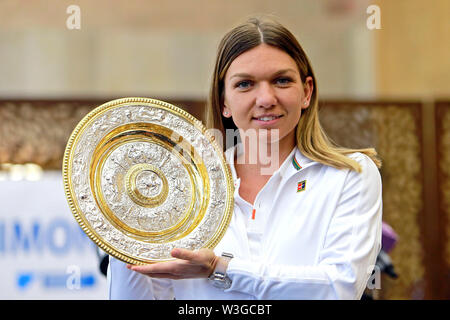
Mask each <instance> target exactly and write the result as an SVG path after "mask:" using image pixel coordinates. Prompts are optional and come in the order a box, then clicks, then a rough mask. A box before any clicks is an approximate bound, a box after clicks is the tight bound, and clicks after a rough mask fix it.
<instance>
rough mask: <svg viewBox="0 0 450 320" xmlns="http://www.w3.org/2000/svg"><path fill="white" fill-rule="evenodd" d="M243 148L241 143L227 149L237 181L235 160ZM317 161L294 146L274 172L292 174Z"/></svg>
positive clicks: (228, 158) (234, 177)
mask: <svg viewBox="0 0 450 320" xmlns="http://www.w3.org/2000/svg"><path fill="white" fill-rule="evenodd" d="M240 152H241V148H240V145H236V146H233V147H231V148H229V149H227V150H226V151H225V158H226V160H227V162H228V164H229V165H230V169H231V174H232V176H233V180H234V181H235V182H236V181H237V180H239V179H238V177H237V173H236V168H235V166H234V163H235V162H234V161H235V159H236V154H240ZM315 163H318V162H315V161H313V160H311V159H309V158H307V157H305V156H304V155H303V154H302V153H301V152H300V150H299V149H298V148H297V147H294V149H293V150H292V152H291V153H290V154H289V156H288V157H287V158H286V159H285V160H284V162H283V163H282V164H281V166H280V167H279V168H278V170H276V171H275V172H274V174H277V173H279V174H280V175H281V177H284V176H285V175H287V176H288V177H289V176H292V175H294V174H295V173H297V172H298V171H300V170H302V169H304V168H305V167H309V166H310V165H312V164H315Z"/></svg>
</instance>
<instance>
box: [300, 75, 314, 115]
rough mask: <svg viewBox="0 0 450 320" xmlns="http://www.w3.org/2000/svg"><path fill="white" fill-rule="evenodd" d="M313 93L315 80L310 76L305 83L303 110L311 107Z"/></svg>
mask: <svg viewBox="0 0 450 320" xmlns="http://www.w3.org/2000/svg"><path fill="white" fill-rule="evenodd" d="M313 91H314V81H313V78H312V77H311V76H309V77H307V78H306V80H305V82H304V83H303V101H302V109H306V108H308V107H309V105H310V103H311V97H312V93H313Z"/></svg>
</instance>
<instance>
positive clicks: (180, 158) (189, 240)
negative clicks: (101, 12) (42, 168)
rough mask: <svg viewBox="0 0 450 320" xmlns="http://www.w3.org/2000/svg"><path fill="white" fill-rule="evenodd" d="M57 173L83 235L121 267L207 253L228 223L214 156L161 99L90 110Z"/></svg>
mask: <svg viewBox="0 0 450 320" xmlns="http://www.w3.org/2000/svg"><path fill="white" fill-rule="evenodd" d="M63 170H64V184H65V189H66V195H67V197H68V200H69V205H70V206H71V209H72V212H73V213H74V215H75V218H76V219H77V221H78V222H79V223H80V225H81V226H82V228H83V230H84V231H85V232H86V233H87V234H88V235H89V236H90V237H91V239H92V240H94V241H95V242H96V243H97V245H99V246H100V247H101V248H102V249H104V250H105V251H107V252H108V253H110V254H112V255H114V256H116V257H117V258H119V259H122V260H124V261H126V262H130V263H139V264H141V263H149V262H156V261H166V260H171V259H172V258H171V256H170V251H171V250H172V249H173V248H175V247H181V248H188V249H191V250H195V249H200V248H202V247H209V248H213V247H214V246H215V245H216V244H217V243H218V241H220V239H221V238H222V236H223V234H224V233H225V230H226V228H227V227H228V223H229V221H230V219H231V213H232V207H233V190H232V189H233V188H232V186H233V183H232V181H231V174H230V173H229V169H228V167H227V165H226V163H225V159H224V157H223V154H222V153H221V150H220V149H219V147H218V146H217V145H216V144H215V143H214V142H213V141H212V139H211V138H208V136H206V135H205V129H204V127H203V126H202V125H201V123H200V122H199V121H198V120H196V119H195V118H193V117H192V116H190V115H188V114H187V113H185V112H184V111H180V109H178V108H176V107H174V106H172V105H169V104H167V103H164V102H161V101H157V100H153V99H145V98H126V99H119V100H115V101H111V102H109V103H106V104H104V105H102V106H100V107H99V108H97V109H95V110H94V111H92V112H91V113H90V114H88V115H87V116H86V117H85V119H83V121H82V122H80V124H79V125H78V127H77V128H76V129H75V131H74V133H73V134H72V137H71V139H70V140H69V143H68V146H67V148H66V154H65V157H64V168H63Z"/></svg>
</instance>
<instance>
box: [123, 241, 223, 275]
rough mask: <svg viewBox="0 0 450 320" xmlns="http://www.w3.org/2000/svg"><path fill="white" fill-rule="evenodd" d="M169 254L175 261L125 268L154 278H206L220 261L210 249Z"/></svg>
mask: <svg viewBox="0 0 450 320" xmlns="http://www.w3.org/2000/svg"><path fill="white" fill-rule="evenodd" d="M170 254H171V255H172V257H174V258H177V260H174V261H167V262H158V263H153V264H148V265H144V266H135V265H127V268H128V269H131V270H133V271H136V272H139V273H142V274H145V275H147V276H149V277H154V278H168V279H192V278H207V277H209V275H210V274H211V273H212V272H213V271H214V268H215V267H216V264H217V261H218V260H219V259H220V258H219V257H217V256H216V255H215V254H214V252H213V251H212V250H211V249H200V250H196V251H191V250H187V249H180V248H175V249H173V250H172V252H171V253H170Z"/></svg>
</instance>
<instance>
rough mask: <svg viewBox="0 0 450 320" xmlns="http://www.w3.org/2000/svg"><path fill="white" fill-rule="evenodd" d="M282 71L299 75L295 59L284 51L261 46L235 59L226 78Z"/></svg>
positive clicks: (265, 45)
mask: <svg viewBox="0 0 450 320" xmlns="http://www.w3.org/2000/svg"><path fill="white" fill-rule="evenodd" d="M280 71H285V72H294V73H296V72H297V73H298V67H297V64H296V62H295V61H294V59H292V57H291V56H290V55H289V54H287V53H286V52H284V51H283V50H281V49H279V48H276V47H274V46H270V45H267V44H261V45H258V46H257V47H255V48H252V49H250V50H248V51H246V52H244V53H242V54H241V55H239V56H238V57H237V58H236V59H234V60H233V62H232V63H231V64H230V67H229V68H228V71H227V74H226V76H225V78H228V79H231V78H232V77H234V76H238V75H246V74H247V75H255V76H257V75H258V74H274V73H280Z"/></svg>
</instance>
